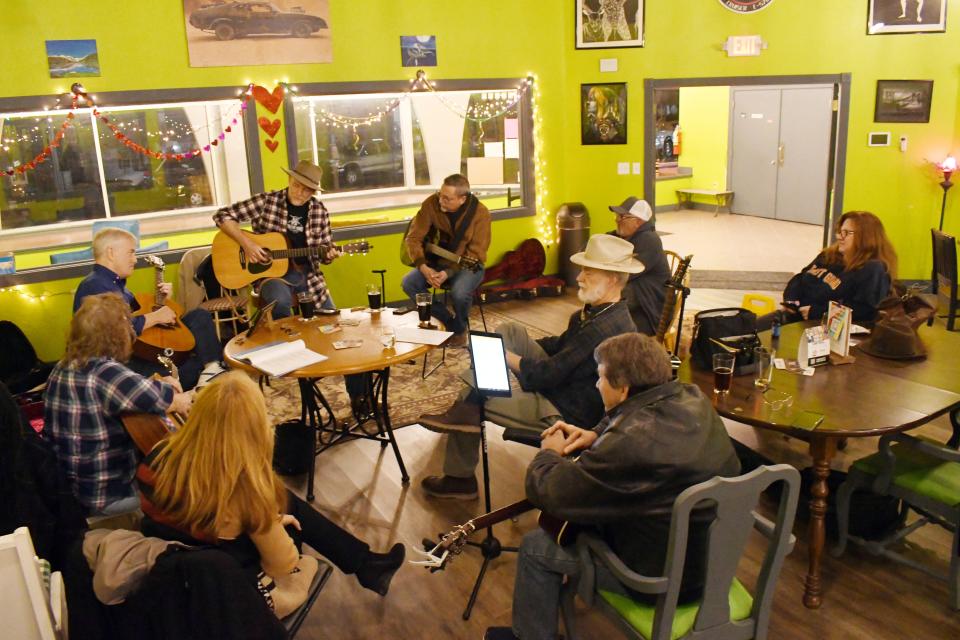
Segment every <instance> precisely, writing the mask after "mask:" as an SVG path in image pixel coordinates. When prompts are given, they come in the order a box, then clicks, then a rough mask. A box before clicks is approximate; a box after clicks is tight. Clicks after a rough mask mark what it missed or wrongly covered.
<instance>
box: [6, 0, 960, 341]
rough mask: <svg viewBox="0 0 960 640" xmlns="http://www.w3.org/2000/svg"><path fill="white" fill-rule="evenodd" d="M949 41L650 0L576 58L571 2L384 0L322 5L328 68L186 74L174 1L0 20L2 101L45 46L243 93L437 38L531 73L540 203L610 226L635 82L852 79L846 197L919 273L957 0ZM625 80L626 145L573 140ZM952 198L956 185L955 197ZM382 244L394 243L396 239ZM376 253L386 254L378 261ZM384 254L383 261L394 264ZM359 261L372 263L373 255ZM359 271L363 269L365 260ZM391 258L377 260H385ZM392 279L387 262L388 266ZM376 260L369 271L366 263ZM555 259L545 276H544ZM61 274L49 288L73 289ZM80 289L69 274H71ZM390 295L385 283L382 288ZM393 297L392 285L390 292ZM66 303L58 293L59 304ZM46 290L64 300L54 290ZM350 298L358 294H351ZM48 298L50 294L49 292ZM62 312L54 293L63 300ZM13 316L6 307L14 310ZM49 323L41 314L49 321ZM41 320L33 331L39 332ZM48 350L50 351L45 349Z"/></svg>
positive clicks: (343, 73) (138, 85)
mask: <svg viewBox="0 0 960 640" xmlns="http://www.w3.org/2000/svg"><path fill="white" fill-rule="evenodd" d="M947 2H948V4H949V7H948V11H947V18H948V26H947V33H945V34H926V35H893V36H867V35H866V28H865V27H866V9H867V7H866V5H867V3H866V2H855V1H848V2H838V1H837V0H803V1H802V2H799V1H796V0H793V1H791V0H777V1H776V2H774V3H773V4H772V5H771V6H770V7H769V8H767V9H765V10H764V11H762V12H760V13H758V14H756V15H751V16H743V15H738V14H735V13H733V12H730V11H728V10H726V9H724V8H723V7H722V6H721V5H720V3H718V2H713V1H712V0H706V1H705V0H650V1H649V2H648V3H647V9H646V19H647V26H646V40H647V43H648V44H647V46H646V47H645V48H635V49H610V50H607V51H603V50H583V51H578V50H575V49H574V48H573V30H574V10H573V3H572V2H570V1H559V2H550V3H547V2H543V1H542V0H520V1H516V0H514V1H507V0H488V1H486V2H483V3H476V2H466V1H463V0H461V1H460V2H452V1H450V0H421V2H418V3H416V4H411V3H405V2H396V1H395V0H367V1H366V2H364V3H363V6H362V7H359V6H358V5H357V4H356V3H349V2H339V1H334V2H331V3H330V4H331V8H330V9H331V22H332V26H333V42H334V46H333V51H334V62H333V63H332V64H300V65H270V66H260V67H212V68H196V69H195V68H190V67H189V63H188V59H187V50H186V45H185V38H184V26H183V9H182V3H180V2H177V1H173V2H160V3H135V2H128V3H106V2H94V1H92V0H69V1H68V0H48V1H47V2H44V3H42V10H41V9H40V8H39V5H37V3H35V2H28V1H27V0H8V1H7V2H5V3H4V20H3V21H2V22H0V40H2V41H3V42H4V43H5V45H6V48H7V50H8V51H16V52H17V63H16V64H12V65H7V67H6V68H5V72H4V82H3V83H2V84H0V97H4V96H19V95H53V94H55V93H57V92H62V91H66V90H67V89H68V85H69V83H68V82H66V81H63V80H55V79H51V78H49V77H48V72H47V67H46V59H45V53H44V40H46V39H70V38H96V40H97V42H98V45H99V54H100V61H101V65H102V76H101V77H99V78H87V79H85V81H84V84H85V86H86V87H87V88H88V89H89V90H90V91H92V92H94V93H95V92H97V91H107V90H110V91H120V90H143V89H153V88H170V87H203V86H224V85H236V86H237V87H240V86H243V85H245V84H246V83H247V82H255V83H257V84H261V85H264V86H267V87H272V86H273V84H274V82H275V81H276V80H288V81H290V82H292V83H297V82H327V81H361V80H390V79H409V78H410V77H411V76H412V72H411V70H410V69H404V68H402V67H401V66H400V52H399V36H400V35H406V34H422V33H431V34H436V35H437V41H438V48H439V62H440V65H439V66H438V67H437V68H435V69H431V70H430V75H431V77H432V78H434V79H437V80H439V81H440V86H441V87H442V79H443V78H470V77H478V78H479V77H520V76H523V75H525V74H526V73H527V72H534V73H535V74H536V75H537V78H538V89H539V103H540V106H541V117H542V121H543V134H544V135H543V140H542V141H541V146H540V149H541V152H542V157H543V160H544V163H545V164H544V169H545V177H546V189H545V192H544V193H543V195H544V209H546V210H547V211H550V212H553V211H555V210H556V208H557V207H558V206H559V205H560V204H561V203H562V202H566V201H581V202H584V203H585V204H586V205H587V206H588V208H589V209H590V210H591V211H592V213H593V229H594V231H603V230H606V229H609V228H612V226H613V216H612V214H610V213H609V212H608V211H607V209H606V206H607V205H608V204H610V203H612V202H619V201H621V200H622V199H623V198H624V197H625V196H626V195H629V194H636V195H642V192H643V181H642V176H640V175H629V176H618V175H617V174H616V166H617V163H618V162H643V161H644V160H645V158H644V151H643V148H642V147H643V143H642V131H643V114H644V104H643V80H644V79H647V78H688V77H704V76H758V75H788V74H822V73H844V72H849V73H851V74H852V77H853V87H852V95H851V119H850V137H849V150H848V153H847V187H846V191H845V194H844V206H845V208H847V209H853V208H860V209H868V210H872V211H875V212H876V213H877V214H878V215H879V216H880V217H881V218H882V219H883V220H884V222H885V224H886V225H887V228H888V231H889V232H890V235H891V236H892V238H893V240H894V243H895V245H896V247H897V250H898V252H899V253H900V257H901V265H902V269H901V271H902V272H901V275H902V276H903V277H907V278H922V277H924V276H925V274H927V273H928V271H929V267H928V263H929V260H930V257H929V254H930V247H929V243H930V241H929V231H928V229H929V228H930V226H931V225H935V224H936V222H937V219H938V217H939V212H940V197H941V194H942V192H941V190H940V189H939V187H938V186H937V183H938V182H939V178H938V176H937V174H936V172H935V171H933V170H931V168H930V165H929V161H930V160H934V159H939V158H942V157H943V156H945V155H946V153H947V152H948V151H950V150H951V149H953V150H954V152H960V113H958V98H960V67H958V64H957V60H960V0H947ZM744 34H759V35H761V36H762V37H763V38H764V40H765V41H767V42H768V44H769V48H768V49H767V50H765V51H764V52H763V53H762V55H761V56H759V57H756V58H727V57H726V55H725V54H724V52H723V51H722V50H721V45H722V43H723V42H724V40H725V39H726V38H727V37H728V36H730V35H744ZM609 57H615V58H617V59H618V61H619V71H617V72H615V73H603V74H601V73H600V72H599V60H600V59H601V58H609ZM900 78H917V79H932V80H934V81H935V86H934V92H933V109H932V115H931V120H930V123H929V124H875V123H873V105H874V95H875V88H876V81H877V79H900ZM606 81H610V82H620V81H625V82H628V83H629V111H630V131H629V140H628V143H627V144H626V145H617V146H586V147H584V146H581V145H580V134H579V118H580V116H579V91H580V84H581V83H593V82H606ZM878 130H880V131H885V130H889V131H891V133H892V135H893V137H894V139H895V140H896V139H898V138H899V136H900V135H907V136H908V137H909V139H910V145H909V149H908V151H907V152H906V153H900V152H899V151H897V150H896V148H890V149H882V150H877V149H868V148H867V146H866V137H867V133H869V132H870V131H878ZM284 158H285V154H284V148H283V143H282V138H281V146H280V148H279V149H278V150H277V151H276V153H273V154H271V153H269V152H267V151H266V150H265V149H264V171H265V177H266V182H267V185H268V187H276V186H280V185H282V184H283V181H284V175H283V174H282V172H281V170H280V167H281V166H283V164H284V162H285V160H284ZM955 191H956V190H955ZM958 200H960V195H958V193H956V192H954V193H951V198H950V201H949V204H948V207H949V210H948V212H947V223H946V225H945V228H946V230H947V231H949V232H952V233H954V234H960V204H958ZM533 231H534V225H533V221H532V220H522V221H512V222H504V223H498V224H497V225H496V227H495V233H496V236H495V238H494V243H495V248H496V250H495V251H493V252H492V255H493V256H494V257H497V252H498V251H499V252H502V251H503V250H505V249H508V248H513V246H515V244H516V242H517V241H518V240H519V239H521V238H523V237H526V236H529V235H531V234H532V233H533ZM378 243H379V244H380V245H384V244H394V245H396V244H397V243H399V238H397V239H396V243H395V242H394V240H393V239H390V237H388V238H386V239H384V241H379V240H378ZM384 258H386V254H384ZM391 259H392V258H391ZM357 260H362V261H366V260H373V257H372V256H371V257H367V258H363V259H357ZM361 264H362V265H363V269H364V270H366V268H367V266H369V265H368V264H367V263H366V262H361ZM384 264H386V263H384ZM386 266H387V267H388V268H389V269H390V272H391V273H394V274H395V273H397V272H398V271H399V268H400V267H399V264H394V263H390V264H386ZM337 268H339V267H337V265H335V269H334V270H332V271H330V275H331V276H332V277H331V280H335V279H339V278H343V283H344V284H346V285H347V286H346V287H344V289H345V290H346V292H345V293H343V294H341V291H340V287H341V285H339V284H338V283H336V282H334V284H333V291H334V294H335V295H337V296H341V295H345V296H346V298H345V299H343V300H341V301H340V303H341V304H352V303H353V294H352V293H351V291H352V289H353V285H354V284H356V285H359V284H360V283H362V282H363V281H364V276H362V274H363V271H362V270H360V269H357V270H356V271H353V270H349V271H350V273H349V274H348V273H343V274H341V273H340V272H339V271H338V270H337ZM370 268H373V267H372V266H371V267H370ZM555 268H556V264H555V254H554V253H551V262H550V263H549V264H548V270H554V269H555ZM70 286H71V285H70V283H67V282H59V283H51V284H48V285H46V289H47V290H49V291H51V292H55V291H53V289H60V288H63V289H68V288H69V287H70ZM73 286H75V283H73ZM395 290H396V289H395V288H393V287H392V285H391V284H388V291H395ZM390 295H391V296H392V295H393V294H390ZM4 296H16V294H15V293H11V292H2V293H0V315H3V316H4V317H7V316H8V315H10V314H11V313H12V314H14V315H15V316H16V318H18V319H22V318H25V317H26V316H27V315H28V313H29V311H28V309H29V308H28V307H27V306H26V305H27V304H34V303H26V302H24V304H20V305H17V304H11V305H7V304H5V301H6V300H10V301H13V298H4ZM61 297H62V298H67V297H68V296H66V295H64V296H61ZM49 300H59V298H51V299H49ZM357 301H358V302H359V298H357ZM44 302H46V301H44ZM57 305H59V302H58V303H57ZM8 309H9V310H8ZM55 311H56V312H57V313H54V314H45V316H46V319H45V320H43V321H37V323H36V324H31V325H30V326H31V327H34V326H36V327H37V329H36V330H34V331H32V332H30V333H29V335H30V337H31V339H34V340H39V341H46V340H47V339H48V336H51V337H50V340H54V339H55V338H54V336H56V335H58V334H61V335H62V330H63V326H65V318H63V317H58V315H59V316H62V315H63V314H62V308H61V307H59V306H58V307H57V309H56V310H55ZM44 323H46V324H44ZM40 325H42V326H40ZM41 352H42V353H44V354H46V357H49V355H50V354H52V353H55V352H56V348H55V346H54V347H50V348H47V347H45V346H43V347H42V348H41Z"/></svg>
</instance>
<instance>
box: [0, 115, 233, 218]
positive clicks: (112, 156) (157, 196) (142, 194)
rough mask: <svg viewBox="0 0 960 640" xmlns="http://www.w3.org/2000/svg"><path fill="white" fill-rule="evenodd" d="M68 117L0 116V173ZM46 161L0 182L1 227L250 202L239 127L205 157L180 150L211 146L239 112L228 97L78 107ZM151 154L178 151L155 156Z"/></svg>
mask: <svg viewBox="0 0 960 640" xmlns="http://www.w3.org/2000/svg"><path fill="white" fill-rule="evenodd" d="M68 113H70V112H68V111H66V110H64V111H48V112H39V113H37V112H34V113H13V114H5V115H2V116H0V168H6V167H8V166H19V165H20V164H22V163H26V162H29V161H30V160H32V159H33V158H34V157H36V155H37V154H39V153H40V152H41V151H42V150H43V149H44V148H45V147H46V146H47V145H49V144H51V143H52V142H54V141H55V136H56V134H57V132H58V131H60V129H61V126H62V125H63V123H64V122H65V121H66V119H67V116H68ZM72 113H73V114H74V117H73V120H72V122H71V123H70V126H68V127H66V129H64V137H63V139H62V140H61V141H60V142H59V144H58V145H56V146H54V147H52V148H51V152H50V157H49V159H48V160H47V161H46V162H44V163H41V164H38V165H37V166H36V167H35V168H34V169H32V170H28V171H24V172H23V173H15V174H14V175H13V176H7V175H4V176H3V182H2V185H3V187H2V190H0V229H3V230H6V229H13V228H19V227H35V226H38V225H50V224H56V223H61V222H74V221H79V220H96V219H101V218H109V217H118V216H129V215H134V214H147V213H171V212H184V211H191V210H203V209H211V208H213V207H216V206H222V205H224V204H228V203H230V202H232V201H234V200H238V199H241V198H244V197H247V196H249V194H250V183H249V174H248V170H247V160H246V145H245V141H244V130H243V127H242V126H241V125H239V124H237V125H234V126H232V127H231V132H230V135H226V136H224V138H223V140H222V141H220V142H219V144H218V147H217V149H216V150H215V151H213V152H212V153H202V154H201V155H199V156H193V155H191V154H187V153H186V152H188V151H191V150H193V149H197V148H200V147H202V146H204V145H206V144H208V143H209V141H210V140H211V139H217V137H218V135H219V134H220V133H221V132H222V131H223V127H224V126H225V125H229V124H230V122H231V121H232V119H233V118H238V117H239V115H240V103H239V102H238V101H236V100H230V101H210V102H189V103H178V104H163V105H138V106H130V107H112V108H101V109H100V115H101V117H100V118H98V117H96V116H94V115H93V113H92V110H90V109H78V110H75V111H73V112H72ZM103 117H106V118H107V119H108V120H109V122H110V123H112V124H113V125H114V126H115V127H116V130H117V131H118V132H120V133H121V134H122V136H125V137H126V138H127V139H128V140H129V141H131V142H132V143H134V144H136V145H140V146H142V147H144V148H146V149H148V150H150V151H152V152H160V153H168V154H169V153H172V154H179V153H184V154H185V155H184V157H183V158H182V159H179V160H177V159H167V158H160V159H157V158H155V157H153V156H148V155H144V154H143V153H140V152H138V151H136V150H134V149H132V148H130V147H129V146H128V145H127V144H125V143H124V141H123V140H122V138H121V136H120V135H118V134H117V133H114V131H113V130H112V129H110V128H109V127H108V126H107V124H106V123H105V122H104V121H103V119H102V118H103Z"/></svg>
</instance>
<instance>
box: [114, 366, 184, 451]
mask: <svg viewBox="0 0 960 640" xmlns="http://www.w3.org/2000/svg"><path fill="white" fill-rule="evenodd" d="M157 360H158V361H159V362H160V364H162V365H163V366H164V367H166V368H167V371H168V372H169V374H170V375H171V376H173V378H174V379H177V380H179V372H178V371H177V366H176V365H175V364H174V363H173V360H172V359H171V358H170V357H168V356H163V355H160V356H157ZM153 378H154V379H155V380H159V379H160V376H159V375H156V374H154V376H153ZM120 421H121V422H123V427H124V429H126V430H127V434H128V435H129V436H130V439H131V440H133V444H135V445H136V447H137V449H139V451H140V453H142V454H143V455H147V454H148V453H150V451H151V450H153V447H154V446H155V445H156V444H157V443H158V442H160V441H161V440H163V439H164V438H166V437H167V436H168V435H170V434H171V433H172V432H173V431H174V430H176V428H177V427H181V426H183V423H184V422H185V418H184V417H183V416H181V415H180V414H179V413H169V414H167V415H165V416H161V415H157V414H155V413H125V414H123V415H122V416H120Z"/></svg>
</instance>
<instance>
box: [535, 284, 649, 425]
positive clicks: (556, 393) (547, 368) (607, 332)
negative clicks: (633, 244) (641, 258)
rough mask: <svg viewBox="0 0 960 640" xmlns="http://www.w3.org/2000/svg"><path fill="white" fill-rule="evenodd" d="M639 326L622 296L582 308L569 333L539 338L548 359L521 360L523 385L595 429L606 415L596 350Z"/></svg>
mask: <svg viewBox="0 0 960 640" xmlns="http://www.w3.org/2000/svg"><path fill="white" fill-rule="evenodd" d="M581 313H583V314H584V317H581ZM636 330H637V328H636V326H635V325H634V324H633V319H632V318H631V317H630V310H629V309H628V308H627V303H626V302H624V301H622V300H621V301H620V302H616V303H614V304H612V305H609V306H604V307H593V308H590V307H586V308H585V309H584V311H583V312H581V311H576V312H574V313H573V315H571V316H570V322H569V323H568V324H567V330H566V331H564V332H563V333H561V334H560V335H559V336H549V337H546V338H540V339H539V340H537V344H539V345H540V346H541V347H543V350H544V351H546V352H547V355H548V356H549V357H548V358H545V359H543V360H535V359H533V358H523V359H522V360H520V375H519V376H518V378H519V379H520V386H521V387H522V388H523V390H524V391H535V392H537V393H540V394H541V395H543V396H544V397H546V398H547V399H548V400H550V402H552V403H553V404H554V406H555V407H557V409H559V410H560V413H561V415H562V416H563V419H564V420H566V421H567V422H570V423H572V424H575V425H577V426H581V427H583V428H585V429H589V428H591V427H593V426H594V425H595V424H597V422H599V421H600V418H602V417H603V400H602V399H601V398H600V392H599V391H597V379H598V377H599V376H598V375H597V363H596V361H595V360H594V359H593V350H594V349H596V348H597V345H599V344H600V343H601V342H603V341H604V340H606V339H607V338H612V337H613V336H618V335H620V334H621V333H632V332H634V331H636Z"/></svg>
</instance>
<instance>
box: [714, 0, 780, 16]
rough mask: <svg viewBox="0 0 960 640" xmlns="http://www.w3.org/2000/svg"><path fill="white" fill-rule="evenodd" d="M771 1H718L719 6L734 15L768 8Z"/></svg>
mask: <svg viewBox="0 0 960 640" xmlns="http://www.w3.org/2000/svg"><path fill="white" fill-rule="evenodd" d="M771 2H773V0H720V4H722V5H723V6H725V7H726V8H727V9H730V11H733V12H735V13H754V12H756V11H760V10H761V9H766V8H767V7H769V6H770V3H771Z"/></svg>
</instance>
